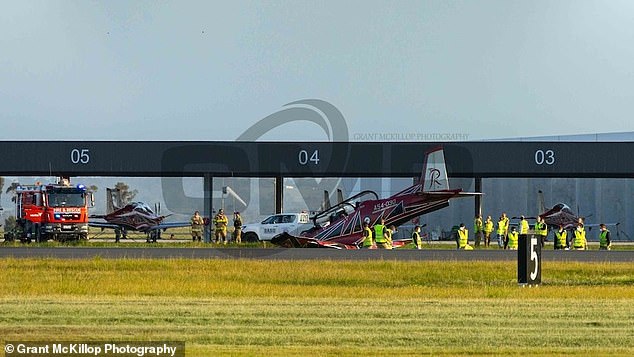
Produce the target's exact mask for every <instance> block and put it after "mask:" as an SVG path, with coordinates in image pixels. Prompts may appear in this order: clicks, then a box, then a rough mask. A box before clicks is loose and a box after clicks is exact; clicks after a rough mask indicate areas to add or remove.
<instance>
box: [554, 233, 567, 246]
mask: <svg viewBox="0 0 634 357" xmlns="http://www.w3.org/2000/svg"><path fill="white" fill-rule="evenodd" d="M567 237H568V232H566V231H565V230H564V231H561V232H559V231H557V232H555V238H556V239H557V245H558V246H559V247H565V246H566V238H567Z"/></svg>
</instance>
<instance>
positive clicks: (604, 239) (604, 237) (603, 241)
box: [599, 229, 610, 248]
mask: <svg viewBox="0 0 634 357" xmlns="http://www.w3.org/2000/svg"><path fill="white" fill-rule="evenodd" d="M608 233H610V231H609V230H607V229H606V230H605V231H602V232H601V233H599V246H600V247H601V248H607V247H608Z"/></svg>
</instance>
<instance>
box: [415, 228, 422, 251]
mask: <svg viewBox="0 0 634 357" xmlns="http://www.w3.org/2000/svg"><path fill="white" fill-rule="evenodd" d="M412 240H413V241H414V244H415V245H416V247H417V248H420V247H422V246H423V242H422V241H421V239H420V234H418V232H416V231H414V232H413V233H412Z"/></svg>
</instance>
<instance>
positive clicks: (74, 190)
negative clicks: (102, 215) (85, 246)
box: [5, 177, 94, 242]
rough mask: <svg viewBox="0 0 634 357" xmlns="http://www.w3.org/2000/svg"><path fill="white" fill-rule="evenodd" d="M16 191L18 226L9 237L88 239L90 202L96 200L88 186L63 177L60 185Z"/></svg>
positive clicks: (19, 188) (27, 238) (10, 238)
mask: <svg viewBox="0 0 634 357" xmlns="http://www.w3.org/2000/svg"><path fill="white" fill-rule="evenodd" d="M15 192H16V201H15V202H16V207H15V212H16V227H15V229H14V230H13V231H12V232H8V233H7V234H5V240H9V241H11V240H15V239H19V240H21V241H23V242H30V241H31V240H35V241H36V242H46V241H47V240H49V239H52V240H58V241H66V240H78V239H88V205H91V206H94V199H93V196H92V193H90V192H88V191H87V190H86V187H85V186H84V185H76V186H72V185H71V184H70V179H69V178H68V177H60V179H59V181H58V183H57V184H48V185H40V184H35V185H22V186H18V187H17V189H16V191H15Z"/></svg>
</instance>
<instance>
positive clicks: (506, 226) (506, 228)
mask: <svg viewBox="0 0 634 357" xmlns="http://www.w3.org/2000/svg"><path fill="white" fill-rule="evenodd" d="M509 221H510V220H509V218H508V217H506V218H504V219H502V222H504V233H507V232H508V231H509Z"/></svg>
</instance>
